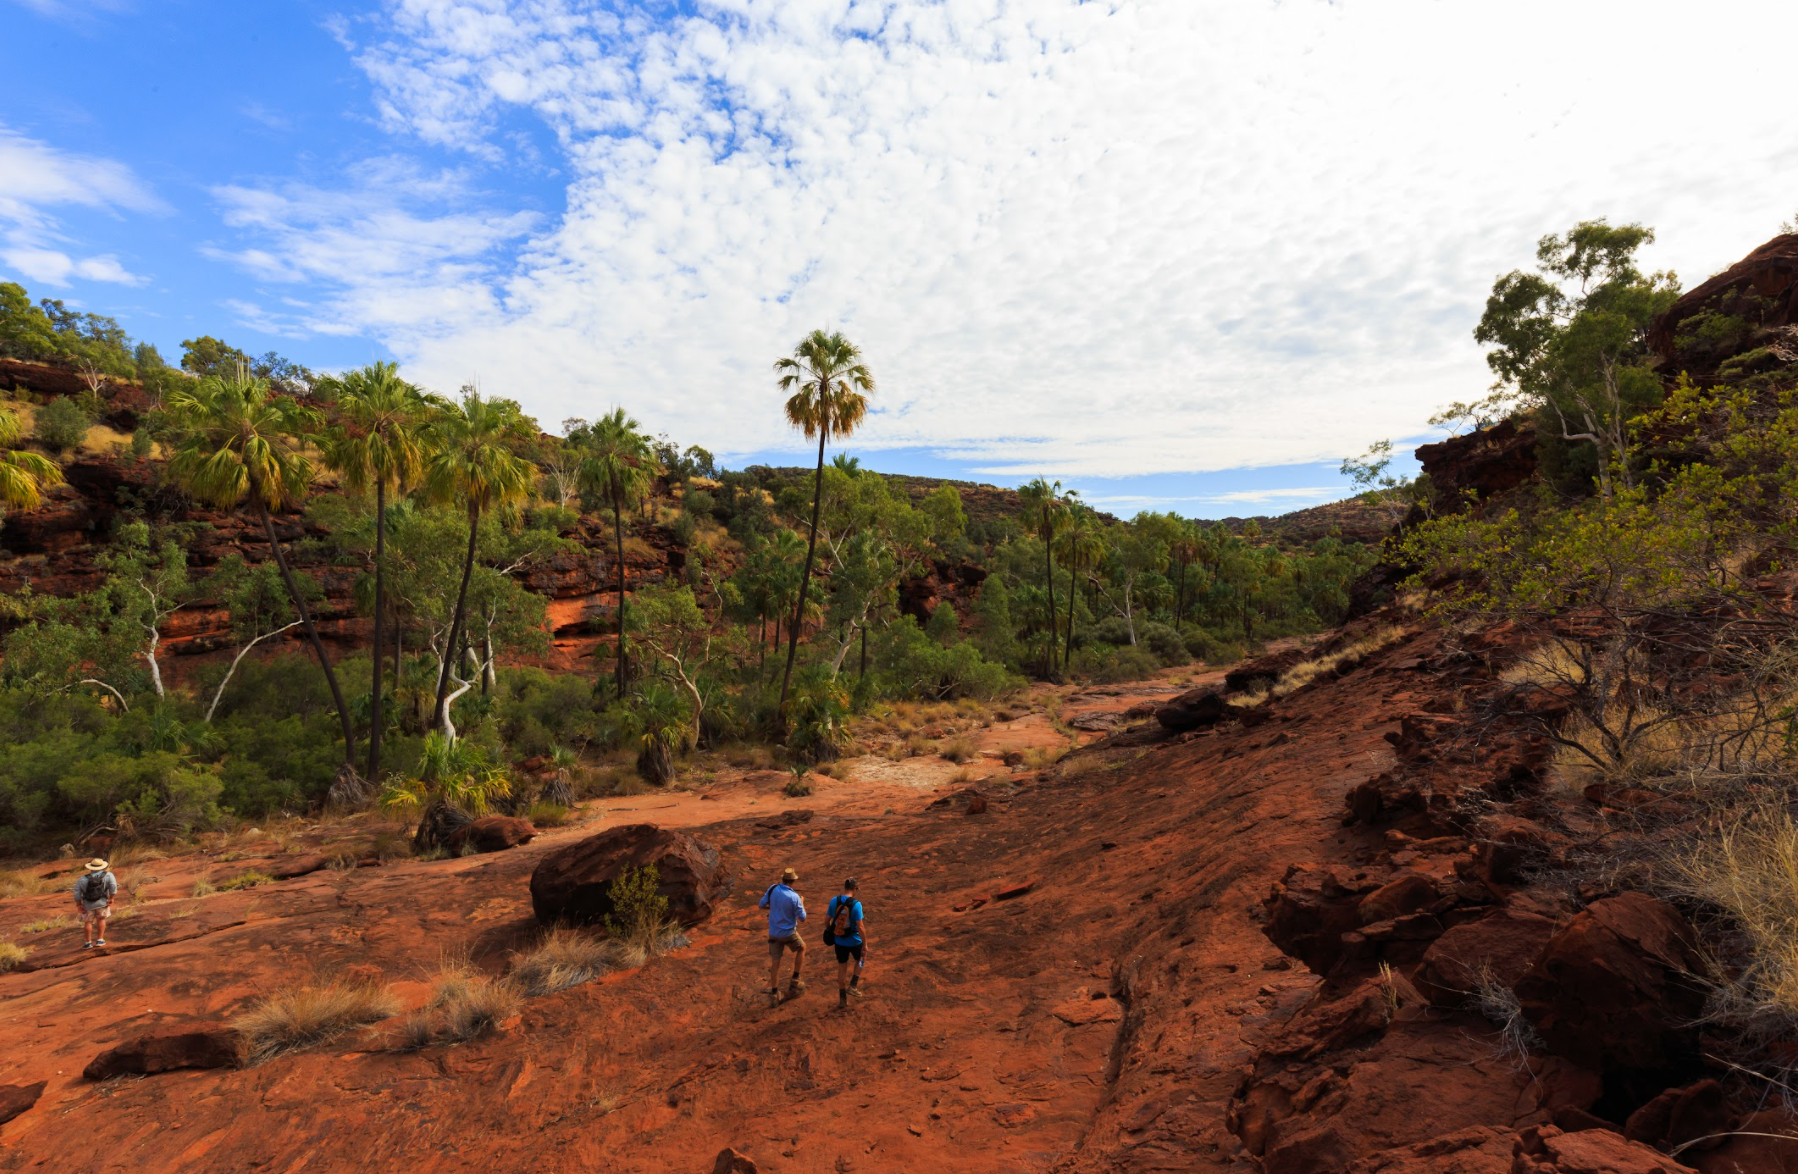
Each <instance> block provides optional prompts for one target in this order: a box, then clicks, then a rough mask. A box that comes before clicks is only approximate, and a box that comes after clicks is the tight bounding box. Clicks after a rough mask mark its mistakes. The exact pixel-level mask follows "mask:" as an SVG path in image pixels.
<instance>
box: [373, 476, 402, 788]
mask: <svg viewBox="0 0 1798 1174" xmlns="http://www.w3.org/2000/svg"><path fill="white" fill-rule="evenodd" d="M386 559H387V483H386V482H385V481H381V480H377V481H376V482H375V647H374V651H373V652H372V653H370V655H369V660H370V661H371V662H372V664H373V667H374V682H375V684H374V688H375V691H374V694H373V695H372V696H371V697H369V699H368V777H369V778H370V779H378V778H380V777H381V635H382V633H381V620H382V618H383V617H384V616H385V614H386V612H387V606H386V604H387V593H386V590H385V572H386V567H385V565H384V564H385V563H386ZM394 684H395V685H398V684H399V677H398V676H397V675H396V676H395V677H394Z"/></svg>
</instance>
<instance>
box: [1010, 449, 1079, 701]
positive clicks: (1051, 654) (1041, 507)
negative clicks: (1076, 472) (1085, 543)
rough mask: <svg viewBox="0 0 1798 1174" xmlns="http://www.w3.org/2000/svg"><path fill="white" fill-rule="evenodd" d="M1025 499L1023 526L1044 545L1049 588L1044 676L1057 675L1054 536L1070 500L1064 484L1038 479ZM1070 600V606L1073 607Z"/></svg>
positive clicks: (1023, 495) (1023, 494)
mask: <svg viewBox="0 0 1798 1174" xmlns="http://www.w3.org/2000/svg"><path fill="white" fill-rule="evenodd" d="M1018 497H1020V498H1021V499H1022V500H1023V503H1024V510H1023V517H1024V524H1025V525H1026V526H1028V527H1029V528H1030V529H1031V531H1032V532H1034V533H1035V534H1036V536H1037V538H1038V539H1039V540H1041V542H1042V544H1043V579H1044V580H1045V582H1046V583H1047V585H1048V589H1049V629H1048V631H1049V642H1048V645H1047V646H1046V650H1045V652H1046V656H1045V660H1044V663H1043V675H1045V676H1050V677H1052V676H1054V675H1055V535H1056V533H1057V532H1059V531H1060V529H1061V527H1062V524H1063V523H1064V522H1065V521H1066V520H1067V512H1068V497H1067V495H1066V494H1065V493H1064V492H1063V491H1062V488H1061V482H1059V481H1056V482H1053V483H1051V482H1049V481H1046V480H1044V479H1043V478H1041V477H1036V478H1033V479H1032V480H1030V481H1029V482H1028V483H1026V484H1025V485H1024V486H1023V487H1022V488H1020V489H1019V490H1018ZM1072 602H1073V601H1072V600H1069V604H1070V605H1071V604H1072Z"/></svg>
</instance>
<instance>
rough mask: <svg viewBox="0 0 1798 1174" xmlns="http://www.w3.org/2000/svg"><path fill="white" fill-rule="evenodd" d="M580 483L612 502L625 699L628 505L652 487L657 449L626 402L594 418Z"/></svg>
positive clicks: (619, 674) (586, 441)
mask: <svg viewBox="0 0 1798 1174" xmlns="http://www.w3.org/2000/svg"><path fill="white" fill-rule="evenodd" d="M582 450H583V454H584V455H583V456H582V458H581V466H580V477H581V484H582V485H583V486H584V487H585V488H586V489H587V490H588V491H589V492H591V493H594V494H597V495H598V496H600V497H603V498H605V499H606V502H607V503H608V504H610V505H611V507H612V537H613V539H614V541H615V543H616V547H617V550H616V555H617V560H616V561H617V564H618V658H617V665H618V671H617V674H616V676H617V685H618V699H619V700H620V701H622V700H624V691H625V685H626V683H627V681H628V678H629V675H630V670H629V667H628V666H629V663H630V662H629V661H628V660H627V659H626V657H625V647H624V511H625V509H626V507H628V506H630V505H632V504H634V503H636V502H637V501H639V500H640V499H641V498H642V497H643V496H644V495H645V494H646V493H648V491H649V486H650V482H651V480H652V479H653V478H654V477H655V469H656V463H655V451H654V449H653V448H652V447H651V445H650V440H649V437H648V436H645V435H644V434H643V432H642V426H641V425H640V424H638V423H637V422H636V421H635V420H633V419H631V418H630V416H628V415H627V414H625V411H624V409H623V408H613V409H612V411H611V412H610V413H609V414H607V415H604V416H601V417H600V418H599V419H598V420H596V421H594V423H593V426H592V427H591V428H589V429H588V430H587V432H586V435H585V436H584V437H583V440H582Z"/></svg>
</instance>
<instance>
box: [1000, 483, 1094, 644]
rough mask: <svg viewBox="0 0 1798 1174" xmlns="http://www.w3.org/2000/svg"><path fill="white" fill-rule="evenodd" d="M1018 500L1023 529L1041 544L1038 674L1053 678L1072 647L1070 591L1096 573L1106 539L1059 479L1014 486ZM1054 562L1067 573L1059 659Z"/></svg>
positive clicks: (1084, 506)
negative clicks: (1043, 604)
mask: <svg viewBox="0 0 1798 1174" xmlns="http://www.w3.org/2000/svg"><path fill="white" fill-rule="evenodd" d="M1018 497H1019V498H1020V499H1022V501H1023V504H1024V511H1023V523H1024V526H1025V528H1026V529H1028V530H1029V531H1030V532H1031V533H1033V534H1035V535H1036V537H1037V539H1038V540H1039V541H1040V542H1041V543H1042V544H1043V579H1044V581H1045V582H1046V583H1047V585H1048V595H1049V624H1048V627H1047V628H1046V629H1045V630H1044V631H1045V636H1046V639H1045V641H1044V644H1043V656H1042V661H1041V671H1042V674H1043V676H1045V677H1047V678H1050V679H1054V678H1055V677H1056V676H1058V675H1059V674H1060V673H1061V672H1062V671H1063V670H1064V669H1065V668H1066V667H1067V658H1068V655H1069V654H1070V653H1071V652H1072V651H1073V647H1074V611H1075V608H1074V592H1075V590H1076V585H1077V579H1078V577H1079V576H1080V575H1082V574H1090V573H1091V572H1092V571H1093V570H1094V569H1096V568H1097V567H1098V566H1099V564H1100V563H1101V562H1103V561H1104V559H1105V555H1106V554H1107V552H1108V551H1109V550H1110V547H1109V545H1108V544H1107V543H1106V541H1105V534H1104V530H1103V527H1102V526H1101V525H1100V522H1099V518H1098V515H1097V514H1096V513H1094V511H1093V510H1092V508H1091V507H1090V506H1088V505H1087V504H1086V503H1085V502H1083V501H1081V500H1080V491H1079V490H1077V489H1063V488H1062V485H1061V482H1059V481H1048V480H1045V479H1044V478H1042V477H1037V478H1035V479H1033V480H1031V481H1029V482H1028V483H1026V484H1025V485H1023V486H1022V487H1021V488H1019V490H1018ZM1058 558H1059V559H1060V560H1061V565H1062V566H1063V567H1064V568H1066V570H1067V573H1068V586H1067V592H1066V594H1065V596H1064V598H1065V599H1066V601H1067V609H1066V610H1067V627H1066V630H1065V632H1064V633H1063V634H1062V635H1061V638H1060V640H1061V648H1060V654H1059V655H1057V649H1056V643H1057V624H1056V607H1055V560H1056V559H1058Z"/></svg>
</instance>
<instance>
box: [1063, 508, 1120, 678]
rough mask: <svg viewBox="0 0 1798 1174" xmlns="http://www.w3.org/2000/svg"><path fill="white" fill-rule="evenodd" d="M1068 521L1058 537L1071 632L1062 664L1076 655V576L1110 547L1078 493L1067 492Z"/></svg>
mask: <svg viewBox="0 0 1798 1174" xmlns="http://www.w3.org/2000/svg"><path fill="white" fill-rule="evenodd" d="M1067 501H1068V514H1067V521H1066V523H1065V524H1064V525H1063V526H1062V528H1061V533H1060V534H1058V535H1056V537H1055V553H1056V554H1057V555H1059V556H1060V557H1061V565H1062V566H1064V567H1066V568H1067V569H1068V634H1067V639H1066V640H1064V641H1063V642H1062V645H1061V647H1062V655H1061V661H1062V663H1063V664H1066V663H1068V661H1069V660H1070V659H1071V658H1072V657H1073V655H1074V612H1075V611H1076V610H1077V609H1076V608H1075V607H1074V603H1075V599H1076V597H1075V594H1074V592H1075V583H1074V580H1075V578H1076V576H1077V575H1078V574H1079V573H1080V572H1081V571H1090V570H1092V569H1093V568H1094V567H1096V566H1098V565H1099V563H1100V562H1101V561H1102V560H1103V559H1104V558H1105V552H1106V551H1107V550H1108V549H1110V548H1109V547H1108V546H1107V545H1106V542H1105V535H1104V533H1103V532H1101V531H1100V529H1099V522H1098V519H1097V518H1095V517H1094V516H1093V512H1092V510H1091V509H1089V508H1088V507H1087V506H1086V504H1085V503H1084V502H1081V501H1080V500H1079V495H1078V494H1077V493H1073V492H1070V493H1069V494H1068V495H1067Z"/></svg>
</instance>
